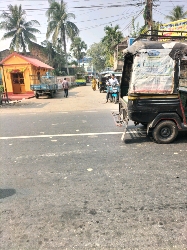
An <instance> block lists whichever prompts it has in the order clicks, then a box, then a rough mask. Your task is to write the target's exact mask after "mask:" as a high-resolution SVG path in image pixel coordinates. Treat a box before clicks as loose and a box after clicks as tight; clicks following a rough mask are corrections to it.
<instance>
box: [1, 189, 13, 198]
mask: <svg viewBox="0 0 187 250" xmlns="http://www.w3.org/2000/svg"><path fill="white" fill-rule="evenodd" d="M15 193H16V190H15V189H12V188H10V189H0V199H4V198H7V197H9V196H12V195H14V194H15Z"/></svg>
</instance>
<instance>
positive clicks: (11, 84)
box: [0, 52, 53, 96]
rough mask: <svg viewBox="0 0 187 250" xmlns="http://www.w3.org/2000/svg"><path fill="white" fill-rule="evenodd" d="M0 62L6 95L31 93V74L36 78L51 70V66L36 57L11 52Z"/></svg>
mask: <svg viewBox="0 0 187 250" xmlns="http://www.w3.org/2000/svg"><path fill="white" fill-rule="evenodd" d="M0 64H1V65H2V66H3V74H4V77H3V85H4V87H5V86H6V89H7V93H8V96H11V95H16V94H17V95H19V94H33V93H34V92H33V91H32V90H31V88H30V85H31V76H37V77H36V79H35V82H37V81H38V78H39V77H41V76H44V75H46V72H51V71H52V70H53V68H52V67H51V66H49V65H47V64H45V63H43V62H41V61H39V60H38V59H35V58H31V57H29V56H25V55H22V54H19V53H17V52H13V53H12V54H10V55H9V56H8V57H6V58H4V59H3V60H2V61H1V62H0Z"/></svg>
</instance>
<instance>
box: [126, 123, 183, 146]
mask: <svg viewBox="0 0 187 250" xmlns="http://www.w3.org/2000/svg"><path fill="white" fill-rule="evenodd" d="M129 136H130V138H128V137H129ZM150 141H152V142H154V139H153V138H152V137H150V136H148V135H147V133H146V129H145V128H144V127H138V128H133V127H132V128H131V127H129V128H127V132H126V139H125V143H128V144H133V143H143V142H150ZM154 143H155V142H154ZM179 143H187V133H186V132H179V134H178V136H177V138H176V139H175V140H174V141H173V142H172V144H179Z"/></svg>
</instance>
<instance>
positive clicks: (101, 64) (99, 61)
mask: <svg viewBox="0 0 187 250" xmlns="http://www.w3.org/2000/svg"><path fill="white" fill-rule="evenodd" d="M87 56H90V57H91V58H92V64H93V67H94V68H95V69H96V70H97V71H99V72H100V71H102V70H104V69H105V62H106V54H105V52H104V45H103V43H102V42H100V43H94V44H92V45H91V46H90V49H89V50H87Z"/></svg>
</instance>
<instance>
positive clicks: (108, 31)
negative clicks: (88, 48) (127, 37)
mask: <svg viewBox="0 0 187 250" xmlns="http://www.w3.org/2000/svg"><path fill="white" fill-rule="evenodd" d="M104 31H105V36H104V37H103V39H102V40H101V41H102V43H103V47H104V52H105V54H106V63H105V65H106V66H109V67H110V66H113V65H112V60H111V57H112V56H113V49H112V46H114V45H115V44H118V43H120V42H121V41H122V39H123V34H122V32H121V31H119V26H118V25H116V26H114V27H112V26H106V27H105V28H104Z"/></svg>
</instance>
